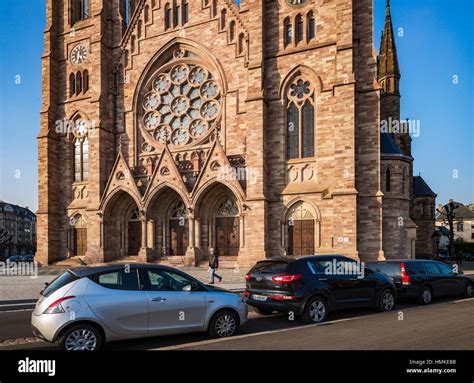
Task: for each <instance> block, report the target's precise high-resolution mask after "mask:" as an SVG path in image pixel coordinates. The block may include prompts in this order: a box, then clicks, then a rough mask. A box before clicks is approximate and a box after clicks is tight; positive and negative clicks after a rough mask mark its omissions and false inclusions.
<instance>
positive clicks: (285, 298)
mask: <svg viewBox="0 0 474 383" xmlns="http://www.w3.org/2000/svg"><path fill="white" fill-rule="evenodd" d="M269 298H270V299H273V300H275V301H293V300H295V299H296V297H294V296H293V295H270V296H269Z"/></svg>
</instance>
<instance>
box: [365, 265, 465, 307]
mask: <svg viewBox="0 0 474 383" xmlns="http://www.w3.org/2000/svg"><path fill="white" fill-rule="evenodd" d="M367 267H370V268H371V269H372V270H375V271H379V272H382V273H384V274H386V275H388V276H389V277H390V278H392V279H393V282H394V283H395V286H396V287H397V294H398V296H399V297H400V298H412V299H416V300H417V302H418V303H419V304H423V305H427V304H429V303H431V300H432V299H433V297H436V298H437V297H443V296H449V295H458V296H459V295H462V296H465V297H470V296H472V294H473V286H474V285H473V281H472V280H471V279H470V278H469V277H467V276H465V275H462V272H459V273H456V272H455V271H456V270H455V269H454V268H453V267H452V266H450V265H447V264H446V263H443V262H438V261H431V260H422V259H398V260H389V261H380V262H370V263H368V264H367Z"/></svg>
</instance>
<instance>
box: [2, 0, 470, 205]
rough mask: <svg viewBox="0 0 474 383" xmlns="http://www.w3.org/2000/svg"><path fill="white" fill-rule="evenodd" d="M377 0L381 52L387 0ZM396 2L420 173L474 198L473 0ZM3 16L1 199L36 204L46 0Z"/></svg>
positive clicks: (405, 106)
mask: <svg viewBox="0 0 474 383" xmlns="http://www.w3.org/2000/svg"><path fill="white" fill-rule="evenodd" d="M374 2H375V45H376V49H377V50H378V48H379V47H378V44H379V42H380V32H381V31H382V29H383V24H384V19H385V0H375V1H374ZM391 4H392V15H393V21H394V25H395V28H396V32H398V28H402V29H403V36H397V47H398V56H399V61H400V67H401V71H402V80H401V92H402V118H410V119H416V120H419V121H420V123H421V135H420V137H418V138H414V140H413V149H414V150H413V155H414V157H415V159H416V160H415V174H418V173H419V172H421V174H422V176H423V177H424V178H425V180H426V181H427V182H428V183H429V185H430V186H431V187H432V189H433V190H434V191H435V192H436V193H438V202H445V201H447V200H448V199H449V198H453V199H455V200H457V201H460V202H465V203H467V202H474V175H473V170H472V168H473V167H474V157H473V153H474V137H473V134H474V133H473V130H474V129H473V128H474V126H473V122H472V115H471V113H472V112H473V111H474V91H473V89H474V79H473V74H472V72H473V71H474V52H473V45H474V44H473V43H474V27H473V24H472V22H471V17H472V14H473V12H474V2H473V1H472V0H430V1H426V0H392V1H391ZM0 14H2V33H0V76H1V77H0V78H1V79H2V84H1V88H0V199H2V200H5V201H8V202H11V203H16V204H19V205H22V206H29V207H30V208H32V209H33V210H35V209H36V208H37V200H38V197H37V177H38V174H37V147H36V136H37V134H38V132H39V112H40V109H41V55H42V53H43V30H44V26H45V5H44V0H16V1H13V0H9V1H7V0H3V1H0ZM18 76H19V77H18ZM453 76H458V79H459V81H458V84H453ZM456 175H457V178H455V177H453V176H456Z"/></svg>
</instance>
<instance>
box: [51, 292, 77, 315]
mask: <svg viewBox="0 0 474 383" xmlns="http://www.w3.org/2000/svg"><path fill="white" fill-rule="evenodd" d="M72 298H75V296H74V295H69V296H67V297H62V298H59V299H58V300H55V301H54V302H53V303H51V304H50V305H49V307H48V308H47V309H46V310H44V313H43V314H59V313H63V312H65V311H64V308H63V306H61V303H62V302H64V301H65V300H67V299H72Z"/></svg>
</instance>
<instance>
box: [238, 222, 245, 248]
mask: <svg viewBox="0 0 474 383" xmlns="http://www.w3.org/2000/svg"><path fill="white" fill-rule="evenodd" d="M244 223H245V220H244V216H243V215H241V216H240V217H239V250H240V249H243V248H244V247H245V227H244Z"/></svg>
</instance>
